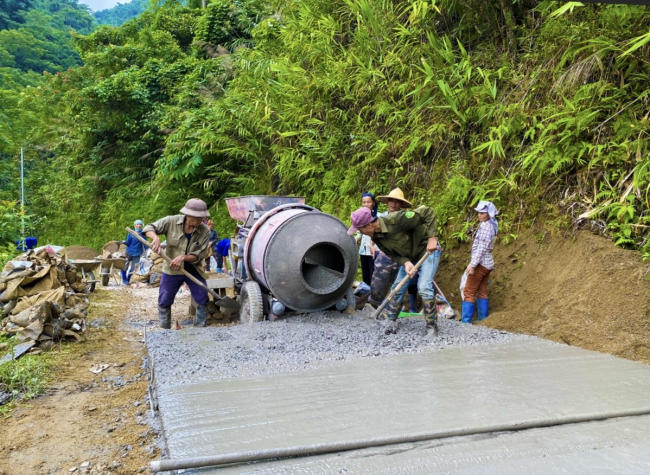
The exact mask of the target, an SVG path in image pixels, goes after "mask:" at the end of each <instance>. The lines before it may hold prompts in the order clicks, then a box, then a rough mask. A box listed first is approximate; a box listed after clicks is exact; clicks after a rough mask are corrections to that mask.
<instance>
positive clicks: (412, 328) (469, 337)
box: [146, 310, 534, 386]
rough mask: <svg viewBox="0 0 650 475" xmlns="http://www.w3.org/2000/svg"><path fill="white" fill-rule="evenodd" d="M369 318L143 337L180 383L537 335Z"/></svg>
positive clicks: (298, 320)
mask: <svg viewBox="0 0 650 475" xmlns="http://www.w3.org/2000/svg"><path fill="white" fill-rule="evenodd" d="M369 317H370V312H368V311H367V310H364V311H362V312H357V314H356V315H354V316H349V315H344V314H341V313H338V312H319V313H312V314H305V315H294V316H289V317H287V318H285V319H282V320H278V321H275V322H260V323H256V324H253V325H234V326H229V327H206V328H185V329H183V330H181V331H174V330H155V331H154V330H150V331H148V332H147V339H146V344H147V348H148V351H149V355H150V356H151V358H152V359H153V361H154V367H155V371H156V380H157V382H158V384H159V385H162V386H168V385H171V386H176V385H180V384H188V383H194V382H200V381H207V380H216V379H227V378H235V377H245V376H253V375H259V374H269V373H279V372H289V371H300V370H305V369H309V368H313V367H315V366H320V365H323V364H336V362H339V361H344V360H348V359H351V358H365V357H378V356H385V355H391V354H397V353H422V352H434V351H439V350H442V349H445V348H450V347H457V346H467V345H486V344H494V343H505V342H509V341H515V340H524V339H530V338H534V337H530V336H527V335H516V334H512V333H506V332H503V331H498V330H492V329H490V328H486V327H482V326H474V325H466V324H461V323H460V322H457V321H452V320H444V321H440V336H439V337H438V338H436V339H433V340H428V339H426V338H425V336H426V329H425V323H424V320H423V319H421V318H408V319H401V320H400V327H399V331H398V332H397V333H395V334H387V333H386V332H385V329H384V325H385V322H382V321H376V320H373V319H370V318H369Z"/></svg>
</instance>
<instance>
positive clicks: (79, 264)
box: [70, 259, 100, 292]
mask: <svg viewBox="0 0 650 475" xmlns="http://www.w3.org/2000/svg"><path fill="white" fill-rule="evenodd" d="M70 264H72V265H74V266H75V267H76V268H77V270H80V271H81V277H82V279H83V281H84V282H85V283H86V284H88V291H89V292H94V291H95V285H96V284H97V282H99V280H97V279H96V278H95V273H94V271H95V269H97V267H98V266H99V265H100V262H99V260H97V259H88V260H83V259H70Z"/></svg>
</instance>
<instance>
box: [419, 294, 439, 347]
mask: <svg viewBox="0 0 650 475" xmlns="http://www.w3.org/2000/svg"><path fill="white" fill-rule="evenodd" d="M422 313H423V314H424V321H425V322H427V336H426V338H437V337H438V314H437V313H436V301H435V300H433V299H432V300H425V299H422Z"/></svg>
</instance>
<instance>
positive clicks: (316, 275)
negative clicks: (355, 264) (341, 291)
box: [300, 243, 346, 294]
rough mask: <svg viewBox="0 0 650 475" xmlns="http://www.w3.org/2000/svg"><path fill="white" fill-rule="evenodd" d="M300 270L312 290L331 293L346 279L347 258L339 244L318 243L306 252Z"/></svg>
mask: <svg viewBox="0 0 650 475" xmlns="http://www.w3.org/2000/svg"><path fill="white" fill-rule="evenodd" d="M300 271H301V273H302V277H303V279H304V280H305V283H306V284H307V286H308V287H309V288H310V289H311V290H312V291H314V292H316V293H319V294H320V293H329V292H332V291H333V290H336V289H337V288H339V287H340V286H341V285H342V284H343V282H344V281H345V277H346V276H345V258H344V257H343V253H342V252H341V249H339V247H338V246H336V245H334V244H330V243H318V244H315V245H314V246H312V247H310V248H309V249H308V250H307V252H306V253H305V255H304V257H303V258H302V264H301V267H300Z"/></svg>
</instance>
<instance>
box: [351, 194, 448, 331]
mask: <svg viewBox="0 0 650 475" xmlns="http://www.w3.org/2000/svg"><path fill="white" fill-rule="evenodd" d="M407 203H408V202H407ZM409 204H410V203H409ZM357 230H359V232H361V234H364V235H366V236H370V237H371V238H372V240H373V242H374V243H375V244H377V246H378V247H379V248H380V249H381V250H382V251H383V252H384V253H385V254H386V255H387V256H388V257H390V258H391V259H392V260H393V261H395V262H396V263H397V264H399V265H400V266H402V267H401V268H400V270H399V272H398V274H397V279H396V283H397V282H399V281H401V280H402V279H403V278H404V277H406V276H407V275H409V276H411V277H413V276H414V275H415V272H416V269H415V265H414V262H418V261H419V260H420V258H422V257H423V256H424V255H425V254H427V258H426V259H425V260H424V263H423V264H422V265H421V267H420V270H419V272H420V279H419V281H418V292H419V293H420V295H421V296H422V304H423V313H424V318H425V320H426V323H427V328H428V329H429V331H428V336H431V337H436V336H438V321H437V315H436V308H435V300H434V290H433V278H434V276H435V273H436V270H437V269H438V263H439V262H440V251H439V249H438V228H437V226H436V215H435V212H434V211H433V209H432V208H429V207H428V206H420V207H419V208H417V209H415V210H413V211H410V210H409V211H396V212H394V213H388V214H387V215H386V216H384V217H382V218H373V217H372V214H371V213H370V210H369V209H368V208H359V209H358V210H356V211H355V212H354V213H352V226H350V229H348V234H350V235H352V234H354V233H355V232H356V231H357ZM406 285H408V282H407V284H406ZM406 285H405V286H404V287H402V289H403V290H400V292H398V293H397V295H395V297H394V299H392V300H390V301H389V302H388V304H387V305H386V310H385V311H384V315H385V316H386V318H388V319H389V320H391V321H392V322H396V321H397V313H398V311H399V309H400V308H401V306H402V301H403V299H404V294H405V292H406Z"/></svg>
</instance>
